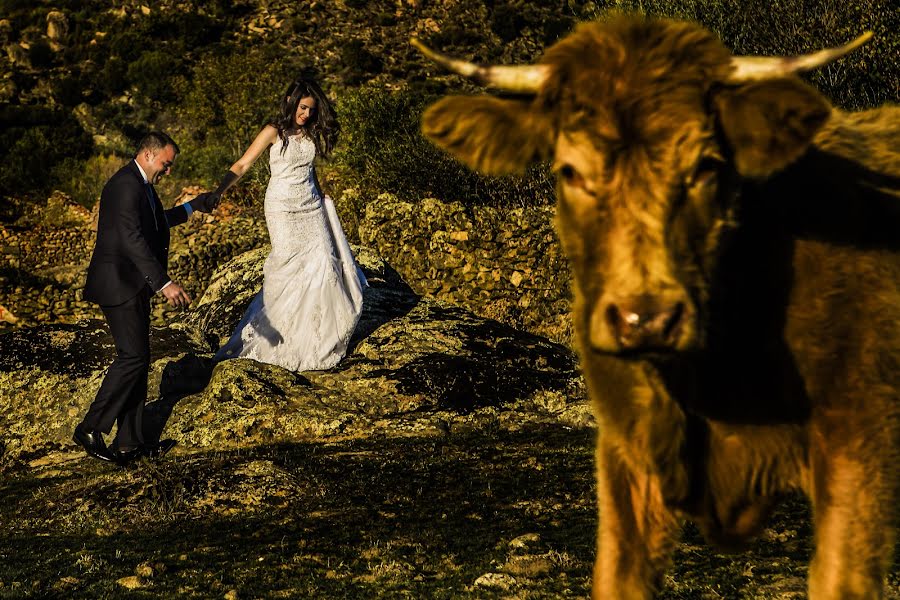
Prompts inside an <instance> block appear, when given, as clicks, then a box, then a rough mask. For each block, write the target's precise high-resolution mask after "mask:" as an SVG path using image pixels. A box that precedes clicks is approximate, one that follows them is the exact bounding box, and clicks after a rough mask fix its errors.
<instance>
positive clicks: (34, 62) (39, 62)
mask: <svg viewBox="0 0 900 600" xmlns="http://www.w3.org/2000/svg"><path fill="white" fill-rule="evenodd" d="M28 62H29V63H31V66H32V67H34V68H35V69H46V68H48V67H50V66H51V65H53V48H51V47H50V44H48V43H47V42H45V41H44V40H38V41H36V42H34V43H33V44H31V46H29V48H28Z"/></svg>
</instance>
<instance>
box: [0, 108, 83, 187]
mask: <svg viewBox="0 0 900 600" xmlns="http://www.w3.org/2000/svg"><path fill="white" fill-rule="evenodd" d="M92 147H93V141H92V138H91V136H90V134H88V133H87V132H86V131H84V129H82V127H81V125H79V124H78V121H76V120H75V119H74V118H73V117H71V116H70V115H68V114H66V113H63V112H58V111H52V110H48V109H34V108H28V107H17V106H7V107H5V108H4V110H3V111H2V113H0V162H2V164H3V169H0V196H12V195H25V194H29V193H32V192H35V193H42V192H46V191H48V190H49V189H51V188H52V187H53V185H54V181H53V178H52V172H53V169H54V168H55V167H56V166H57V165H58V164H59V163H60V162H62V161H63V160H64V159H66V158H67V157H73V158H84V157H86V156H87V155H88V154H89V153H90V151H91V149H92Z"/></svg>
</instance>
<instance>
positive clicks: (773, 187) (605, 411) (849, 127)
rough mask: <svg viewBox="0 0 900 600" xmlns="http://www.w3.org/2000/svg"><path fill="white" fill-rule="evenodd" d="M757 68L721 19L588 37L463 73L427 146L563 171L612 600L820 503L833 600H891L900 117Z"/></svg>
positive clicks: (774, 69) (434, 118)
mask: <svg viewBox="0 0 900 600" xmlns="http://www.w3.org/2000/svg"><path fill="white" fill-rule="evenodd" d="M867 38H868V35H866V36H861V37H860V38H859V39H857V40H856V41H855V42H853V43H852V44H848V45H847V46H844V47H842V48H837V49H832V50H823V51H821V52H817V53H815V54H811V55H808V56H801V57H794V58H789V59H786V58H762V57H734V56H732V55H731V53H730V52H729V51H728V50H727V49H726V48H725V47H724V46H723V45H722V44H721V42H720V41H719V40H718V39H717V38H716V37H715V36H714V35H713V34H711V33H710V32H708V31H706V30H704V29H703V28H701V27H698V26H697V25H694V24H690V23H684V22H678V21H669V20H656V19H648V18H646V19H645V18H640V17H634V16H618V17H613V18H610V19H609V20H607V21H605V22H602V21H598V22H593V23H585V24H582V25H580V26H579V27H578V28H577V29H576V30H575V31H574V32H573V33H572V34H571V35H569V36H568V37H567V38H565V39H563V40H562V41H560V42H559V43H557V44H555V45H554V46H552V47H550V48H549V49H548V50H547V51H546V53H545V55H544V57H543V59H542V61H541V62H540V63H539V64H537V65H529V66H507V67H496V66H495V67H477V66H475V65H472V64H470V63H465V62H461V61H456V60H452V59H449V58H447V57H445V56H443V55H440V54H438V53H436V52H433V51H431V50H429V49H428V48H426V47H424V46H423V45H422V44H421V43H419V42H418V41H416V40H414V41H413V43H414V44H415V45H416V46H417V47H419V49H420V50H422V51H423V52H424V53H425V54H427V55H428V56H430V57H431V58H433V59H435V60H437V61H438V62H440V63H442V64H444V65H445V66H447V67H449V68H450V69H452V70H455V71H457V72H459V73H461V74H463V75H466V76H469V77H473V78H476V79H478V80H480V81H481V82H482V83H486V84H488V85H492V86H494V87H498V88H501V89H504V90H506V91H512V92H516V94H517V95H515V96H510V97H506V98H497V97H492V96H477V97H449V98H444V99H442V100H441V101H439V102H437V103H436V104H435V105H433V106H432V107H430V108H429V109H428V110H427V111H426V113H425V115H424V117H423V131H424V132H425V134H426V135H427V136H428V137H429V138H431V139H432V140H433V141H434V142H435V143H436V144H437V145H438V146H440V147H442V148H444V149H446V150H447V151H449V152H450V153H452V154H453V155H454V156H456V157H457V158H458V159H459V160H461V161H463V162H464V163H466V164H467V165H469V166H470V167H472V168H475V169H478V170H481V171H483V172H485V173H492V174H501V173H509V172H520V171H522V170H523V169H524V168H525V167H526V166H527V165H528V164H530V163H532V162H534V161H536V160H542V159H547V158H552V161H553V169H554V171H555V172H556V174H557V179H558V184H557V196H558V207H557V228H558V231H559V235H560V239H561V240H562V244H563V248H564V250H565V252H566V254H567V255H568V258H569V260H570V263H571V268H572V275H573V291H574V306H573V315H572V318H573V322H574V327H575V342H576V346H577V349H578V352H579V354H580V357H581V361H582V367H583V371H584V375H585V378H586V380H587V384H588V389H589V394H590V397H591V400H592V403H593V406H594V409H595V413H596V416H597V419H598V424H599V435H598V438H597V452H596V462H597V488H598V505H599V513H600V525H599V532H598V541H597V559H596V563H595V567H594V584H593V595H594V597H595V598H614V599H619V598H623V599H631V598H647V597H650V596H652V595H653V593H654V592H655V591H657V590H658V589H659V587H660V584H661V581H662V576H663V573H664V570H665V568H666V566H667V564H668V561H669V557H670V554H671V551H672V549H673V545H674V543H675V540H676V536H677V534H678V531H679V523H680V519H681V518H688V519H691V520H693V521H694V522H696V523H697V524H698V526H699V527H700V528H701V529H702V530H703V532H704V534H705V535H706V537H707V539H709V540H711V541H714V542H718V543H719V544H723V545H726V546H729V545H734V544H736V543H738V542H740V541H742V540H744V539H746V538H748V537H749V536H752V535H754V534H755V533H757V532H759V530H760V529H761V527H762V525H763V523H764V520H765V518H766V517H767V515H768V514H769V512H770V510H771V509H772V507H773V505H774V503H775V502H776V501H777V499H778V497H779V496H780V495H782V494H784V493H786V492H789V491H791V490H802V491H804V492H805V493H806V494H807V495H808V496H809V497H810V499H811V501H812V506H813V509H814V511H813V512H814V521H815V542H816V551H815V556H814V558H813V561H812V565H811V567H810V571H809V596H810V598H812V599H814V600H822V599H824V598H833V599H842V600H843V599H847V598H880V597H882V595H883V594H884V582H885V579H886V574H887V571H888V569H889V568H890V564H891V559H892V551H893V547H894V540H895V528H896V518H897V512H898V511H897V507H898V482H900V471H898V465H900V402H898V385H900V177H898V176H900V108H897V107H882V108H880V109H875V110H870V111H866V112H860V113H846V112H842V111H840V110H838V109H836V108H833V107H832V106H831V105H830V104H829V103H828V102H827V101H826V100H825V98H823V97H822V96H821V95H820V94H819V93H818V92H817V91H815V90H814V89H813V88H812V87H810V86H809V85H807V84H805V83H803V82H802V81H801V80H800V79H799V78H798V77H797V76H796V75H795V73H796V72H797V71H801V70H806V69H811V68H815V67H817V66H821V65H823V64H825V63H827V62H830V61H832V60H835V59H837V58H839V57H840V56H841V55H843V54H845V53H847V52H849V51H850V50H852V49H854V48H855V47H856V46H858V45H860V44H861V43H863V42H864V41H865V40H866V39H867Z"/></svg>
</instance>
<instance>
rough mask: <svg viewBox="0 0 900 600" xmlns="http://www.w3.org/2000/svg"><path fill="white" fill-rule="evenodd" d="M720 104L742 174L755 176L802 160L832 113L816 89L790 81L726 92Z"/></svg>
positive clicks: (722, 92) (771, 81) (724, 128)
mask: <svg viewBox="0 0 900 600" xmlns="http://www.w3.org/2000/svg"><path fill="white" fill-rule="evenodd" d="M715 103H716V109H717V111H718V114H719V123H720V125H721V127H722V131H723V132H724V134H725V137H726V138H727V140H728V143H729V145H730V146H731V150H732V153H733V155H734V161H735V166H736V167H737V170H738V173H740V174H741V175H743V176H745V177H754V178H763V177H768V176H770V175H772V174H773V173H775V172H777V171H780V170H781V169H783V168H785V167H787V166H788V165H789V164H791V163H792V162H794V161H795V160H797V159H798V158H800V157H801V156H802V155H803V153H804V152H806V150H807V148H808V147H809V145H810V143H811V142H812V139H813V136H814V135H815V134H816V132H817V131H818V130H819V128H820V127H821V126H822V125H823V124H824V123H825V121H826V120H827V119H828V116H829V115H830V114H831V105H830V104H829V103H828V101H827V100H825V98H823V97H822V96H821V95H820V94H819V93H818V92H817V91H816V90H814V89H813V88H811V87H810V86H808V85H806V84H805V83H803V82H802V81H799V80H797V79H787V78H785V79H768V80H764V81H757V82H753V83H750V84H747V85H743V86H739V87H734V88H725V89H722V90H720V91H719V92H718V93H717V94H716V96H715Z"/></svg>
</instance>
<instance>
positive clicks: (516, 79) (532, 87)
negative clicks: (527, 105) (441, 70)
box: [409, 38, 548, 94]
mask: <svg viewBox="0 0 900 600" xmlns="http://www.w3.org/2000/svg"><path fill="white" fill-rule="evenodd" d="M409 43H410V44H412V45H413V46H415V48H416V49H417V50H418V51H419V52H421V53H422V54H424V55H425V56H426V57H428V58H430V59H431V60H433V61H434V62H436V63H438V64H439V65H441V66H443V67H445V68H447V69H449V70H450V71H453V72H454V73H458V74H460V75H462V76H464V77H468V78H469V79H473V80H475V81H477V82H478V83H480V84H481V85H484V86H488V87H493V88H496V89H499V90H504V91H507V92H516V93H520V94H524V93H532V94H533V93H536V92H537V91H538V90H539V89H540V88H541V85H543V83H544V81H545V80H546V79H547V72H548V69H547V67H545V66H543V65H515V66H498V65H491V66H487V67H481V66H478V65H476V64H473V63H470V62H466V61H464V60H457V59H455V58H450V57H449V56H446V55H444V54H441V53H440V52H437V51H435V50H432V49H431V48H429V47H428V46H426V45H425V44H423V43H422V42H421V41H420V40H419V39H418V38H410V39H409Z"/></svg>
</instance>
